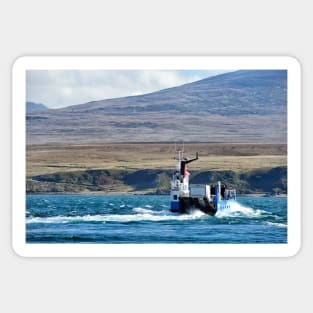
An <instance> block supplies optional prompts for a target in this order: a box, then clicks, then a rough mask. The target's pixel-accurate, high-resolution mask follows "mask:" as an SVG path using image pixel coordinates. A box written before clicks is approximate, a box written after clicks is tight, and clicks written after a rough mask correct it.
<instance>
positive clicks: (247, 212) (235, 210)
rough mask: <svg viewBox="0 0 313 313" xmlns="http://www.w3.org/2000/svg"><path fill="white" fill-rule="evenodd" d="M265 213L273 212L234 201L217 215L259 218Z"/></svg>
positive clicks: (219, 216)
mask: <svg viewBox="0 0 313 313" xmlns="http://www.w3.org/2000/svg"><path fill="white" fill-rule="evenodd" d="M264 214H266V215H268V214H271V213H270V212H267V211H264V210H259V209H257V210H255V209H252V208H250V207H246V206H243V205H242V204H240V203H239V202H236V201H233V202H230V205H229V207H228V208H226V209H223V210H221V211H219V212H217V213H216V215H215V216H216V217H218V218H221V217H222V218H223V217H248V218H258V217H261V216H264Z"/></svg>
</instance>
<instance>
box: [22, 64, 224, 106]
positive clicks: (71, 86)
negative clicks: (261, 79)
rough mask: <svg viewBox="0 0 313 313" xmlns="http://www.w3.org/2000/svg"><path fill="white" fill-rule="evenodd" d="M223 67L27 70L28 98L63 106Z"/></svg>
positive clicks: (154, 88) (136, 91) (172, 82)
mask: <svg viewBox="0 0 313 313" xmlns="http://www.w3.org/2000/svg"><path fill="white" fill-rule="evenodd" d="M224 72H227V71H223V70H214V71H213V70H28V71H27V74H26V100H27V101H32V102H36V103H43V104H45V105H47V106H48V107H49V108H61V107H65V106H69V105H74V104H81V103H86V102H89V101H94V100H103V99H110V98H118V97H125V96H133V95H139V94H145V93H149V92H153V91H157V90H160V89H164V88H169V87H174V86H179V85H182V84H185V83H190V82H193V81H196V80H199V79H202V78H206V77H209V76H214V75H217V74H220V73H224Z"/></svg>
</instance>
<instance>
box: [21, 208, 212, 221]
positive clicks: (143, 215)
mask: <svg viewBox="0 0 313 313" xmlns="http://www.w3.org/2000/svg"><path fill="white" fill-rule="evenodd" d="M133 211H134V212H136V214H107V215H100V214H98V215H83V216H51V217H28V218H27V219H26V223H28V224H29V223H79V222H101V223H106V222H121V223H127V222H140V221H154V222H162V221H186V220H194V219H199V218H202V217H204V216H206V217H207V215H206V214H204V213H202V212H200V211H194V212H192V214H180V215H177V214H173V213H170V212H168V211H152V210H148V209H143V208H134V209H133Z"/></svg>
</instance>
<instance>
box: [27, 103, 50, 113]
mask: <svg viewBox="0 0 313 313" xmlns="http://www.w3.org/2000/svg"><path fill="white" fill-rule="evenodd" d="M47 109H48V107H46V106H45V105H44V104H42V103H34V102H26V113H28V112H34V111H42V110H47Z"/></svg>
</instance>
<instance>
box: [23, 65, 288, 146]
mask: <svg viewBox="0 0 313 313" xmlns="http://www.w3.org/2000/svg"><path fill="white" fill-rule="evenodd" d="M182 139H184V140H185V141H205V142H286V140H287V71H285V70H240V71H235V72H229V73H225V74H221V75H218V76H214V77H209V78H206V79H202V80H199V81H196V82H193V83H190V84H185V85H182V86H179V87H174V88H169V89H164V90H161V91H157V92H153V93H150V94H145V95H140V96H131V97H124V98H117V99H108V100H101V101H94V102H89V103H85V104H80V105H74V106H70V107H66V108H63V109H57V110H49V111H43V112H33V113H30V114H28V116H27V140H28V143H49V142H50V143H52V142H55V143H57V142H81V143H84V142H85V143H87V142H110V141H112V142H129V141H137V142H138V141H139V142H140V141H177V140H182Z"/></svg>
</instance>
